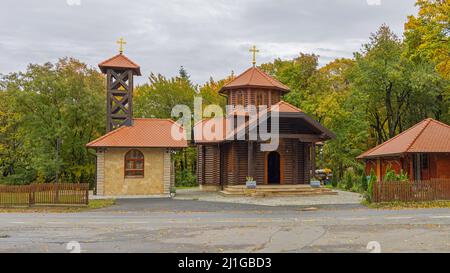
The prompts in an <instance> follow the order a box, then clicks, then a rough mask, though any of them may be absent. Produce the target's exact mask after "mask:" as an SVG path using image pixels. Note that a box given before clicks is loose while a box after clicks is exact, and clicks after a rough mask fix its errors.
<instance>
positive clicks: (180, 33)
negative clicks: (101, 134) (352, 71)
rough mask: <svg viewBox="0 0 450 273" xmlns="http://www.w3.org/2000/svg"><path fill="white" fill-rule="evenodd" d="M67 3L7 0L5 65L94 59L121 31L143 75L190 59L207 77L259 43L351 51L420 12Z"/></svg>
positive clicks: (408, 3)
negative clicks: (379, 30)
mask: <svg viewBox="0 0 450 273" xmlns="http://www.w3.org/2000/svg"><path fill="white" fill-rule="evenodd" d="M67 1H70V2H71V3H75V5H76V3H77V2H78V1H79V2H80V5H77V6H76V8H74V6H69V5H68V3H69V2H66V0H64V1H54V0H40V1H29V0H2V4H3V6H4V7H5V8H2V9H0V25H2V26H3V27H2V28H0V37H2V39H0V51H1V52H2V54H0V73H8V72H12V71H16V70H19V69H20V70H21V69H25V68H26V65H27V64H28V63H30V62H33V63H42V62H45V61H55V60H57V59H58V58H60V57H64V56H72V57H75V58H79V59H81V60H82V61H84V62H87V63H88V64H89V65H91V66H96V65H97V64H98V63H99V62H100V61H102V60H104V59H106V58H108V57H110V56H112V55H113V54H115V53H116V52H117V45H116V43H115V41H116V40H117V39H118V38H119V37H121V36H123V37H124V38H125V39H126V40H127V45H126V47H125V53H126V54H127V55H128V56H129V57H131V58H132V59H133V60H134V61H136V62H137V63H139V64H140V65H141V67H142V71H143V73H144V75H148V74H149V73H150V72H159V73H162V74H165V75H168V76H171V75H175V74H176V73H178V69H179V67H180V66H181V65H183V66H184V67H185V68H186V69H187V70H188V72H189V73H190V74H191V78H192V79H193V80H194V81H195V82H197V83H202V82H204V81H206V80H208V78H209V77H210V76H213V77H214V78H217V79H218V78H222V77H224V76H226V75H228V74H229V73H230V71H231V70H234V71H235V72H236V73H239V72H241V71H243V70H245V69H246V68H247V67H248V66H249V65H250V62H251V56H250V53H249V52H248V49H249V47H250V46H251V45H253V44H256V45H257V46H258V47H259V48H260V49H261V53H260V54H259V55H258V63H261V62H267V61H270V60H272V59H273V58H276V57H280V58H291V57H293V56H295V55H297V54H298V53H299V52H301V51H302V52H307V53H316V54H318V55H320V56H321V64H324V63H326V62H328V61H330V60H332V59H334V58H339V57H351V56H352V52H354V51H355V50H358V49H359V48H360V45H361V43H363V42H365V41H367V39H368V37H369V35H370V33H371V32H375V31H376V30H377V28H378V27H379V26H380V25H381V24H383V23H387V24H388V25H390V26H391V27H392V29H393V30H394V31H395V32H396V33H398V34H401V32H402V30H403V24H404V22H405V20H406V17H407V15H409V14H412V13H415V11H416V9H415V7H414V2H415V0H402V1H383V2H382V5H381V6H378V7H377V8H373V7H372V6H369V5H368V2H366V0H315V1H310V0H215V1H202V0H174V1H157V0H133V1H126V3H125V2H124V1H123V0H89V1H87V0H67ZM370 2H373V0H370ZM124 3H125V4H124ZM143 81H145V77H141V78H140V79H138V82H143Z"/></svg>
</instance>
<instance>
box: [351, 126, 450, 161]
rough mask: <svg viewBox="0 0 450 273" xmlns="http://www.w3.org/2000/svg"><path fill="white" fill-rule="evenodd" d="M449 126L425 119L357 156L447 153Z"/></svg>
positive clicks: (449, 136)
mask: <svg viewBox="0 0 450 273" xmlns="http://www.w3.org/2000/svg"><path fill="white" fill-rule="evenodd" d="M449 152H450V126H449V125H447V124H444V123H442V122H439V121H437V120H434V119H431V118H429V119H425V120H423V121H422V122H420V123H418V124H416V125H414V126H413V127H411V128H409V129H408V130H406V131H404V132H403V133H401V134H399V135H397V136H395V137H393V138H391V139H390V140H388V141H386V142H384V143H382V144H380V145H378V146H376V147H375V148H373V149H370V150H369V151H367V152H365V153H363V154H362V155H360V156H358V158H359V159H363V158H376V157H381V156H389V155H399V154H404V153H449Z"/></svg>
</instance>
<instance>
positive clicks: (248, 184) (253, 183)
mask: <svg viewBox="0 0 450 273" xmlns="http://www.w3.org/2000/svg"><path fill="white" fill-rule="evenodd" d="M245 186H246V187H247V189H256V181H247V182H245Z"/></svg>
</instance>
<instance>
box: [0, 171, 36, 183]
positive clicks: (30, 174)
mask: <svg viewBox="0 0 450 273" xmlns="http://www.w3.org/2000/svg"><path fill="white" fill-rule="evenodd" d="M35 179H36V173H35V172H34V171H23V172H21V173H17V174H13V175H9V176H6V177H1V176H0V184H6V185H28V184H31V183H32V182H33V181H34V180H35Z"/></svg>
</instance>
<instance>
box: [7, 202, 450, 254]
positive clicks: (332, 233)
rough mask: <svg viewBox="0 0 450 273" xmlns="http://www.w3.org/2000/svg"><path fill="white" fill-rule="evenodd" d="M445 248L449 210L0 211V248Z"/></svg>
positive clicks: (173, 205) (125, 205)
mask: <svg viewBox="0 0 450 273" xmlns="http://www.w3.org/2000/svg"><path fill="white" fill-rule="evenodd" d="M70 241H77V242H78V243H79V244H80V246H81V251H82V252H369V251H368V250H367V244H368V243H369V242H372V241H376V242H378V243H379V245H380V247H381V251H382V252H450V209H426V210H400V211H386V210H369V209H366V208H363V207H361V206H354V205H351V206H338V207H329V206H328V207H327V206H323V207H319V208H317V209H316V210H313V209H311V208H307V207H267V206H256V205H242V204H230V203H209V202H201V201H183V200H170V199H150V200H139V199H137V200H136V199H135V200H122V201H119V202H118V205H117V206H114V207H111V208H107V209H103V210H98V211H95V212H84V213H74V214H0V252H68V251H67V250H66V246H67V243H68V242H70Z"/></svg>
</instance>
